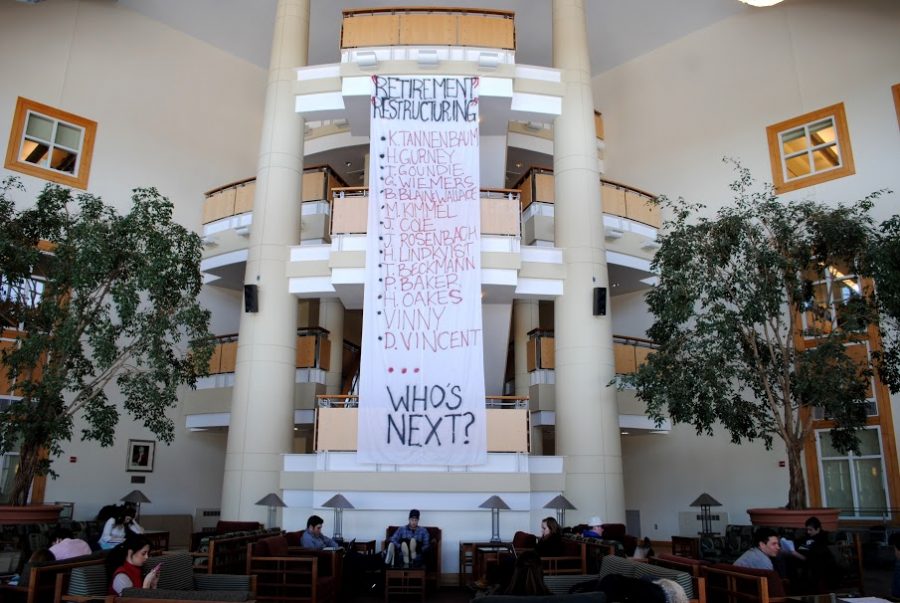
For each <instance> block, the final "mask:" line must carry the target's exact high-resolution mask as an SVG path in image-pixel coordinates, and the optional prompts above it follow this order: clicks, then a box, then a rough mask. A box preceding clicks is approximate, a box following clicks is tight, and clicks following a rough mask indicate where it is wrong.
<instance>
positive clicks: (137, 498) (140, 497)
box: [119, 490, 151, 504]
mask: <svg viewBox="0 0 900 603" xmlns="http://www.w3.org/2000/svg"><path fill="white" fill-rule="evenodd" d="M119 500H121V501H123V502H128V503H135V504H140V503H148V502H151V500H150V499H149V498H147V497H146V496H144V493H143V492H141V491H140V490H132V491H131V492H129V493H128V494H126V495H125V496H123V497H122V498H120V499H119Z"/></svg>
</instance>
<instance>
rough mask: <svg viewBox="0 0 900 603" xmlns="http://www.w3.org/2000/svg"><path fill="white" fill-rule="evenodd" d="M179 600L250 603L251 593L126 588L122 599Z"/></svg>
mask: <svg viewBox="0 0 900 603" xmlns="http://www.w3.org/2000/svg"><path fill="white" fill-rule="evenodd" d="M129 598H137V599H140V598H144V599H163V600H166V599H169V600H171V599H179V600H184V599H187V600H190V601H249V600H250V593H248V592H247V591H243V592H239V591H233V590H164V589H161V588H126V589H125V590H123V591H122V599H125V600H127V599H129Z"/></svg>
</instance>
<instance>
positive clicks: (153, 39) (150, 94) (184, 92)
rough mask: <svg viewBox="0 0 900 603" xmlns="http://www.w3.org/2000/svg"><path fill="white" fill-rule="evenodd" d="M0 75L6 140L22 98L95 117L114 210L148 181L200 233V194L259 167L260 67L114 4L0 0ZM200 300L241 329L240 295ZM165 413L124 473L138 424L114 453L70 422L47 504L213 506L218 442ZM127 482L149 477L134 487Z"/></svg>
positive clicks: (100, 165) (101, 190)
mask: <svg viewBox="0 0 900 603" xmlns="http://www.w3.org/2000/svg"><path fill="white" fill-rule="evenodd" d="M210 17H211V18H214V15H210ZM0 81H2V82H3V85H2V86H0V126H2V127H0V131H2V132H4V138H3V141H4V142H5V141H6V138H5V132H7V131H8V130H7V127H8V126H7V125H8V124H11V123H12V117H13V111H14V109H15V103H16V98H17V97H18V96H24V97H26V98H30V99H33V100H36V101H38V102H41V103H45V104H48V105H51V106H54V107H57V108H59V109H62V110H65V111H69V112H72V113H75V114H78V115H81V116H84V117H87V118H90V119H93V120H95V121H97V122H98V129H97V139H96V146H95V151H94V156H93V166H92V170H91V177H90V183H89V190H90V192H92V193H96V194H98V195H101V196H102V197H103V198H104V200H105V201H106V202H107V203H110V204H113V205H115V206H117V207H118V208H119V210H120V211H126V210H127V209H128V207H129V205H130V190H131V189H132V188H134V187H138V186H155V187H157V188H158V189H159V190H160V191H161V192H162V193H163V194H165V195H167V196H168V197H169V198H171V199H172V200H173V202H174V203H175V219H176V220H177V221H179V222H181V223H183V224H185V225H186V226H188V227H189V228H192V229H194V230H199V226H200V219H201V211H202V203H203V192H204V191H206V190H209V189H211V188H214V187H216V186H219V185H222V184H225V183H227V182H231V181H234V180H237V179H239V178H244V177H247V176H252V175H253V174H254V173H255V170H256V156H257V152H258V148H259V132H260V126H261V114H262V106H263V101H264V94H265V81H266V73H265V71H264V70H262V69H260V68H259V67H256V66H255V65H252V64H250V63H247V62H245V61H243V60H239V59H236V58H234V57H232V56H230V55H227V54H225V53H224V52H222V51H220V50H218V49H216V48H214V47H212V46H209V45H207V44H205V43H202V42H200V41H198V40H196V39H193V38H190V37H188V36H186V35H184V34H182V33H180V32H178V31H175V30H173V29H171V28H168V27H166V26H163V25H161V24H160V23H157V22H156V21H153V20H150V19H147V18H145V17H142V16H140V15H138V14H137V13H134V12H132V11H130V10H128V9H125V8H122V7H121V6H119V5H117V4H116V3H113V2H105V1H104V2H99V1H86V0H85V1H77V0H68V1H65V2H44V3H40V4H36V5H30V4H24V3H18V2H2V3H0ZM4 124H7V125H4ZM4 149H5V147H4ZM11 173H12V172H9V171H7V170H2V173H0V175H2V176H6V175H9V174H11ZM21 178H22V181H23V182H24V184H25V185H26V187H27V192H26V193H25V194H20V195H18V196H17V202H19V204H20V205H22V206H26V205H30V204H32V203H33V201H34V197H35V196H36V194H37V192H38V191H39V190H40V189H41V188H42V187H43V185H44V181H42V180H40V179H36V178H32V177H28V176H24V175H22V176H21ZM202 299H203V302H204V303H205V304H207V306H208V307H210V308H211V309H212V310H213V313H214V319H213V325H212V329H213V331H214V332H219V333H223V332H235V331H236V330H237V328H236V324H237V316H238V312H239V301H240V300H239V296H238V295H237V294H236V293H234V292H227V291H221V290H213V289H210V290H208V291H205V292H204V294H203V298H202ZM170 416H172V417H173V419H174V420H175V423H176V436H175V443H174V444H173V445H172V446H171V447H167V446H165V445H164V444H161V443H160V444H158V445H157V449H156V463H155V470H154V471H153V472H152V473H148V474H129V473H126V472H125V457H126V447H127V442H128V439H154V438H153V436H152V434H151V433H150V432H149V431H148V430H147V429H145V428H143V427H142V426H141V425H136V424H134V423H133V422H132V421H130V419H129V418H128V417H127V416H125V415H124V414H123V417H122V419H121V422H120V427H119V430H118V433H117V437H116V442H115V445H114V446H113V447H111V448H100V447H99V446H98V445H97V444H96V443H84V442H81V441H79V440H78V434H79V427H78V426H77V425H76V438H75V441H73V442H71V443H68V444H64V445H63V449H64V452H63V455H62V457H61V458H60V459H59V460H58V461H57V462H56V463H55V465H54V468H55V470H56V471H57V472H59V473H60V477H59V478H58V479H56V480H52V479H51V480H48V484H47V495H46V498H47V500H50V501H53V500H63V501H74V502H75V503H76V505H75V516H76V518H79V519H82V518H88V517H91V516H92V515H93V514H95V513H96V511H97V510H98V509H99V508H100V507H101V506H103V505H105V504H109V503H112V502H116V501H117V500H118V499H119V498H120V497H121V496H123V495H124V494H126V493H127V492H129V491H131V490H132V489H134V488H139V489H140V490H142V491H143V492H144V493H145V494H146V495H147V496H148V497H149V498H150V499H151V500H152V501H153V503H152V504H149V505H146V506H145V511H146V512H148V513H190V514H193V512H194V508H195V507H197V506H200V507H217V506H219V502H220V499H221V485H222V473H223V469H224V451H225V435H224V434H221V433H219V434H215V433H188V432H186V431H185V429H184V409H183V408H178V409H174V410H173V411H172V412H171V415H170ZM70 457H75V459H76V460H75V462H70ZM131 475H146V477H147V481H146V483H145V484H141V485H133V484H131V483H130V479H129V477H130V476H131Z"/></svg>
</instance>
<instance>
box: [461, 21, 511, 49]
mask: <svg viewBox="0 0 900 603" xmlns="http://www.w3.org/2000/svg"><path fill="white" fill-rule="evenodd" d="M459 45H460V46H483V47H485V48H502V49H505V50H515V48H516V28H515V21H513V20H512V19H498V18H496V17H486V16H483V15H460V16H459Z"/></svg>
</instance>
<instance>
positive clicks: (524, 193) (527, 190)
mask: <svg viewBox="0 0 900 603" xmlns="http://www.w3.org/2000/svg"><path fill="white" fill-rule="evenodd" d="M533 182H534V174H528V176H527V177H526V178H525V179H524V180H522V183H521V184H520V185H519V186H520V187H521V194H520V195H519V199H520V201H521V205H522V210H523V211H524V209H525V208H526V207H528V206H529V205H531V202H532V201H533V200H534V191H533V190H532V186H533Z"/></svg>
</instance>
